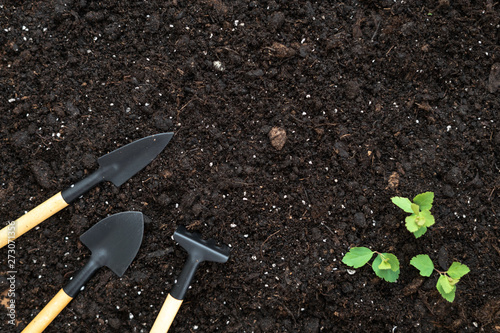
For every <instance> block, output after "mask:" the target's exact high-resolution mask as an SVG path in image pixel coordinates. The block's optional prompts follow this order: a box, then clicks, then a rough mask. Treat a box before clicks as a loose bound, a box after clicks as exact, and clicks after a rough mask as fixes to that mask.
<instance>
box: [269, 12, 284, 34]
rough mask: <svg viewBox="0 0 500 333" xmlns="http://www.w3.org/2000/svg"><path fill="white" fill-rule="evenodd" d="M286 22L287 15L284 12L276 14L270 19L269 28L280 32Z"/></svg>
mask: <svg viewBox="0 0 500 333" xmlns="http://www.w3.org/2000/svg"><path fill="white" fill-rule="evenodd" d="M284 22H285V14H283V13H282V12H276V13H274V14H273V15H272V16H271V17H270V18H269V26H270V27H271V28H272V29H273V30H278V29H279V28H281V26H282V25H283V23H284Z"/></svg>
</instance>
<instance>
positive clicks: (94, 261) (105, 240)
mask: <svg viewBox="0 0 500 333" xmlns="http://www.w3.org/2000/svg"><path fill="white" fill-rule="evenodd" d="M143 232H144V216H143V215H142V213H139V212H123V213H118V214H115V215H111V216H109V217H107V218H105V219H103V220H101V221H100V222H98V223H97V224H95V225H94V226H93V227H92V228H90V229H89V230H87V232H85V233H84V234H83V235H81V236H80V241H81V242H82V243H83V244H84V245H85V246H87V247H88V248H89V249H90V251H92V255H91V256H90V259H89V261H88V262H87V263H86V264H85V266H84V267H83V268H82V269H81V270H80V271H79V272H78V273H77V274H76V275H75V276H74V277H73V279H71V281H69V283H68V284H67V285H66V286H65V287H63V288H62V289H61V290H60V291H59V292H58V293H57V294H56V296H54V298H53V299H52V300H51V301H50V302H49V303H48V304H47V305H46V306H45V307H44V308H43V309H42V311H40V313H39V314H38V315H37V316H36V317H35V319H33V320H32V321H31V323H30V324H29V325H28V326H27V327H26V328H25V329H24V330H23V331H22V333H38V332H43V330H45V328H46V327H47V326H48V325H49V324H50V323H51V322H52V320H54V318H55V317H56V316H57V315H58V314H59V313H60V312H61V311H62V310H63V309H64V308H65V307H66V305H68V303H69V302H70V301H71V300H72V299H73V298H74V297H75V296H76V295H77V294H78V292H79V291H80V290H81V289H82V287H84V286H85V283H87V281H88V280H89V279H90V278H91V277H92V276H93V275H94V273H95V272H97V270H99V269H100V268H101V267H103V266H106V267H108V268H109V269H111V270H112V271H113V272H114V273H115V274H116V275H118V276H119V277H121V276H122V275H123V273H125V270H126V269H127V268H128V266H129V265H130V264H131V263H132V260H134V258H135V256H136V254H137V252H138V251H139V247H140V246H141V243H142V234H143Z"/></svg>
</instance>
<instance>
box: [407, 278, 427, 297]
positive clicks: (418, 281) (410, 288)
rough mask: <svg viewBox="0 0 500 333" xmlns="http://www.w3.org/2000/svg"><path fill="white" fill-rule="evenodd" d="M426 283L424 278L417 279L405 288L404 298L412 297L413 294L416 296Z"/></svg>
mask: <svg viewBox="0 0 500 333" xmlns="http://www.w3.org/2000/svg"><path fill="white" fill-rule="evenodd" d="M422 283H424V279H422V278H415V279H413V281H412V282H411V283H410V284H409V285H407V286H406V287H405V289H404V290H403V295H404V296H410V295H411V294H414V293H416V292H417V290H418V289H419V288H420V286H421V285H422Z"/></svg>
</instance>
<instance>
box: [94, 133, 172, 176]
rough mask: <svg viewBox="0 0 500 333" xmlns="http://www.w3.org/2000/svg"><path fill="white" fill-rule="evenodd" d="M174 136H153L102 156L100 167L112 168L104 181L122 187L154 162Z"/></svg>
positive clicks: (170, 134) (168, 134) (162, 134)
mask: <svg viewBox="0 0 500 333" xmlns="http://www.w3.org/2000/svg"><path fill="white" fill-rule="evenodd" d="M173 136H174V133H172V132H169V133H161V134H155V135H151V136H148V137H145V138H142V139H139V140H137V141H134V142H132V143H129V144H128V145H126V146H123V147H121V148H118V149H116V150H114V151H112V152H110V153H108V154H106V155H104V156H101V157H100V158H99V159H98V160H97V163H99V166H100V167H101V168H107V167H110V166H111V167H112V168H110V169H109V170H110V171H109V172H105V173H104V175H103V178H104V180H107V181H110V182H112V183H113V184H115V186H121V185H122V184H123V183H125V182H126V181H127V180H129V179H130V178H131V177H132V176H133V175H135V174H136V173H138V172H139V171H141V170H142V169H143V168H144V167H145V166H146V165H148V164H149V163H150V162H151V161H152V160H154V158H155V157H156V156H158V154H159V153H160V152H161V151H162V150H163V149H164V148H165V146H166V145H167V144H168V143H169V142H170V139H172V137H173Z"/></svg>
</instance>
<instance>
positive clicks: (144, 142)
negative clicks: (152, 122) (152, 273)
mask: <svg viewBox="0 0 500 333" xmlns="http://www.w3.org/2000/svg"><path fill="white" fill-rule="evenodd" d="M172 137H173V133H162V134H157V135H152V136H149V137H146V138H143V139H140V140H137V141H134V142H132V143H129V144H128V145H126V146H123V147H121V148H118V149H116V150H114V151H112V152H110V153H108V154H106V155H104V156H102V157H100V158H99V159H98V160H97V162H98V164H99V168H98V169H97V170H96V171H95V172H94V173H92V174H91V175H89V176H88V177H86V178H84V179H82V180H80V181H79V182H77V183H76V184H74V185H72V186H71V187H69V188H67V189H65V190H63V191H61V192H59V193H57V194H56V195H54V196H53V197H51V198H50V199H48V200H47V201H45V202H43V203H42V204H40V205H39V206H37V207H36V208H34V209H32V210H31V211H29V212H28V213H26V214H25V215H23V216H21V217H20V218H19V219H17V220H16V221H14V222H12V223H11V224H10V225H9V227H5V228H4V229H2V230H0V248H2V247H4V246H5V245H7V244H8V243H9V242H12V241H13V240H14V239H16V238H17V237H19V236H21V235H23V234H24V233H26V232H27V231H29V230H30V229H32V228H34V227H35V226H37V225H38V224H40V223H41V222H43V221H44V220H46V219H47V218H49V217H50V216H52V215H54V214H55V213H57V212H58V211H60V210H61V209H63V208H65V207H66V206H68V205H69V204H70V203H71V202H73V201H74V200H76V199H77V198H79V197H80V196H81V195H83V194H85V193H86V192H87V191H89V190H90V189H92V188H93V187H95V186H96V185H97V184H99V183H100V182H102V181H110V182H112V183H113V184H114V185H115V186H120V185H122V184H123V183H125V182H126V181H127V180H128V179H130V178H131V177H132V176H134V175H135V174H136V173H138V172H139V171H140V170H142V169H143V168H144V167H145V166H146V165H148V164H149V163H150V162H151V161H152V160H153V159H154V158H155V157H156V156H157V155H158V154H159V153H160V152H161V151H163V149H164V148H165V147H166V145H167V144H168V143H169V141H170V140H171V139H172ZM12 225H14V230H15V233H14V234H13V233H12V230H13V229H12ZM143 233H144V216H143V214H142V213H140V212H133V211H129V212H122V213H118V214H114V215H111V216H108V217H106V218H105V219H103V220H101V221H100V222H98V223H96V224H95V225H94V226H92V227H91V228H90V229H89V230H87V231H86V232H85V233H84V234H82V235H81V236H80V241H81V243H82V244H84V245H85V246H86V247H87V248H88V249H89V250H90V251H91V256H90V258H89V259H88V260H87V262H86V264H85V265H84V266H83V267H82V268H81V269H80V271H78V272H77V273H76V274H75V275H74V276H73V278H71V279H70V280H69V281H68V282H67V284H66V285H65V286H64V287H63V288H61V290H60V291H59V292H58V293H57V294H56V295H55V296H54V298H52V300H51V301H50V302H49V303H48V304H47V305H46V306H45V307H44V308H43V309H42V310H41V311H40V312H39V313H38V314H37V316H36V317H35V318H34V319H33V320H32V321H31V322H30V323H29V325H28V326H26V328H25V329H24V330H23V331H22V333H35V332H43V331H44V330H45V328H46V327H47V326H48V325H49V324H50V323H51V322H52V321H53V320H54V319H55V318H56V317H57V315H58V314H59V313H60V312H61V311H62V310H63V309H64V308H65V307H66V306H67V305H68V304H69V302H71V300H73V298H75V297H76V295H77V294H78V293H79V292H80V291H81V290H83V287H84V286H85V284H86V283H87V282H88V281H89V280H90V279H91V278H92V276H93V275H94V274H95V273H96V272H97V271H98V270H99V269H101V268H102V267H107V268H109V269H110V270H111V271H112V272H113V273H115V274H116V275H118V276H119V277H121V276H122V275H123V274H124V273H125V271H126V270H127V268H128V267H129V266H130V265H131V263H132V261H133V260H134V258H135V256H136V255H137V252H138V251H139V248H140V246H141V243H142V238H143ZM173 238H174V240H175V241H176V242H178V243H179V245H181V246H182V247H183V248H184V249H185V250H186V251H187V252H188V259H187V262H186V264H185V265H184V268H183V269H182V272H181V274H180V276H179V278H178V279H177V281H176V283H175V285H174V287H173V288H172V290H171V292H170V294H169V295H168V297H167V299H166V300H165V303H164V304H163V306H162V308H161V310H160V312H159V314H158V317H157V318H156V320H155V322H154V325H153V327H152V329H151V332H152V333H160V332H167V331H168V330H169V328H170V325H171V324H172V322H173V320H174V318H175V316H176V314H177V312H178V310H179V308H180V306H181V304H182V302H183V300H184V296H185V294H186V291H187V289H188V288H189V285H190V284H191V281H192V279H193V277H194V274H195V272H196V269H197V267H198V265H199V264H200V263H201V262H203V261H213V262H220V263H224V262H226V261H227V260H228V258H229V247H228V246H226V245H221V246H218V245H216V242H215V240H213V239H209V240H204V239H202V238H201V236H200V234H198V233H190V232H188V231H187V230H186V228H185V227H183V226H179V227H178V228H177V230H176V231H175V232H174V235H173Z"/></svg>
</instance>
